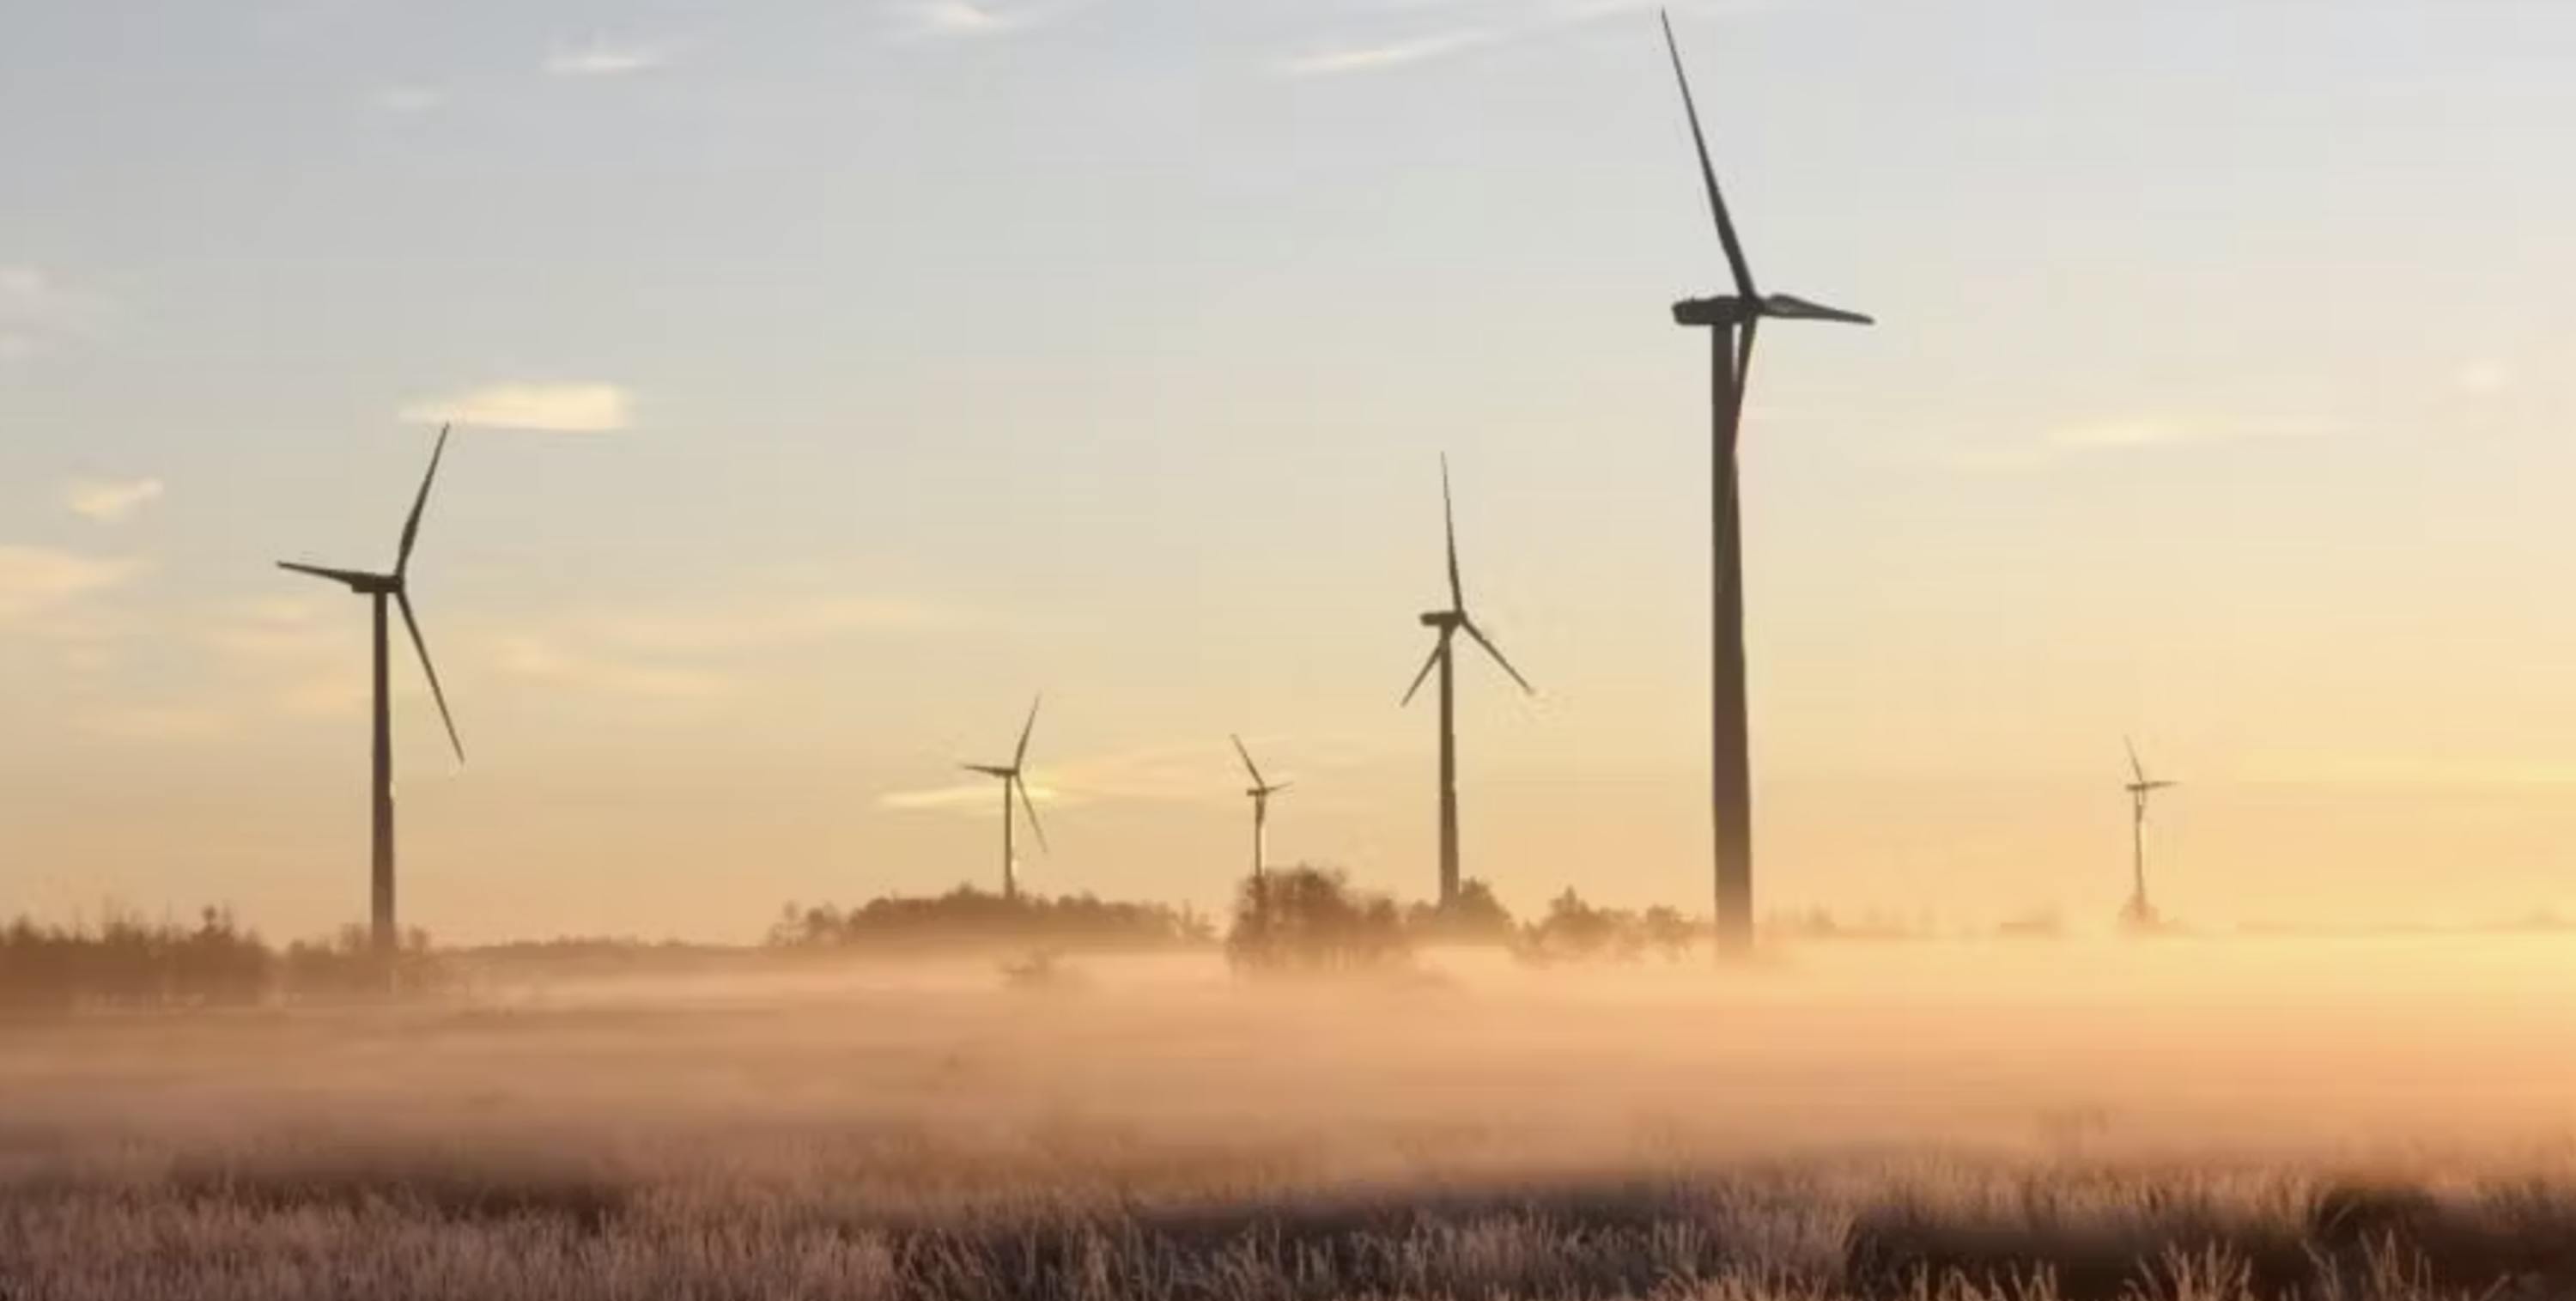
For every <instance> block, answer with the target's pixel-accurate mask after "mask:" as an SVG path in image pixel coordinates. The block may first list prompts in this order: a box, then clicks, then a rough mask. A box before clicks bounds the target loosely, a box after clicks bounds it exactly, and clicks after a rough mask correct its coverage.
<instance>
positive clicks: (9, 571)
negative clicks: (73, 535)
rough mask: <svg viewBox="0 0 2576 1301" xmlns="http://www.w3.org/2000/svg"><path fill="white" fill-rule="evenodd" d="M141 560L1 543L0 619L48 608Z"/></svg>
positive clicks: (129, 573) (130, 570) (108, 584)
mask: <svg viewBox="0 0 2576 1301" xmlns="http://www.w3.org/2000/svg"><path fill="white" fill-rule="evenodd" d="M142 568H143V566H142V565H141V563H140V562H137V561H132V560H111V559H102V558H100V557H96V556H84V555H80V554H77V553H74V552H70V551H56V550H53V549H51V548H47V547H19V546H0V624H6V623H12V622H15V621H18V620H21V619H27V618H32V617H34V616H37V615H42V614H50V613H52V612H54V611H56V610H59V609H61V608H62V607H64V606H66V605H69V604H71V603H72V602H74V601H77V600H79V599H81V598H82V597H84V596H87V595H89V594H91V593H94V592H99V591H104V590H106V589H108V588H112V587H115V586H117V585H118V584H120V583H123V582H125V581H126V580H128V579H130V578H132V577H134V575H135V574H137V573H139V572H141V571H142Z"/></svg>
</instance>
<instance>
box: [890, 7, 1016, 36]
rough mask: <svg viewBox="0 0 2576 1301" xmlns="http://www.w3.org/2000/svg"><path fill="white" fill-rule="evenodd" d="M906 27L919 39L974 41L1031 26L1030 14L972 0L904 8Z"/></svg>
mask: <svg viewBox="0 0 2576 1301" xmlns="http://www.w3.org/2000/svg"><path fill="white" fill-rule="evenodd" d="M901 13H902V15H903V20H904V25H905V26H906V27H907V28H908V29H909V30H911V31H912V32H913V34H915V35H918V36H930V37H941V38H946V39H951V40H971V39H974V38H976V37H983V36H999V35H1002V34H1004V33H1006V32H1012V31H1017V30H1019V29H1020V28H1023V27H1026V26H1028V24H1029V21H1030V19H1029V15H1028V14H1026V13H1010V14H1006V13H1002V12H1000V11H998V10H995V9H991V8H988V7H986V6H984V5H979V4H973V3H970V2H969V0H921V2H920V3H914V4H906V5H904V6H903V7H902V10H901Z"/></svg>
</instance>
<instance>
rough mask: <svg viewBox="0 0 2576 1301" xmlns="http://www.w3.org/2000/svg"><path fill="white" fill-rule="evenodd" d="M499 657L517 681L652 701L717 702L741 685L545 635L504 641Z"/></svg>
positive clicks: (721, 676) (505, 669)
mask: <svg viewBox="0 0 2576 1301" xmlns="http://www.w3.org/2000/svg"><path fill="white" fill-rule="evenodd" d="M494 658H495V661H496V662H497V663H498V665H499V666H500V668H501V671H502V672H504V673H507V674H510V675H511V676H513V677H518V678H523V679H528V680H532V681H538V682H548V683H559V684H562V685H565V686H570V687H577V688H581V689H584V690H590V691H597V692H602V693H605V694H608V695H615V696H627V697H634V698H640V699H646V700H670V701H701V700H715V699H721V698H724V697H728V696H732V695H734V694H736V693H737V692H738V691H739V690H740V687H741V684H740V683H738V682H736V681H735V680H734V679H732V678H729V677H726V676H724V675H722V674H717V673H709V672H705V671H702V670H698V669H678V668H667V667H663V666H659V665H648V664H635V663H628V662H625V661H621V660H615V659H610V658H607V657H605V656H601V655H597V654H592V653H588V652H584V651H577V650H573V649H570V648H567V647H564V646H562V645H559V644H557V643H556V642H554V641H552V640H549V639H547V638H545V637H541V636H524V635H523V636H515V637H506V638H503V639H502V640H501V641H500V643H499V645H498V646H497V648H496V654H495V657H494Z"/></svg>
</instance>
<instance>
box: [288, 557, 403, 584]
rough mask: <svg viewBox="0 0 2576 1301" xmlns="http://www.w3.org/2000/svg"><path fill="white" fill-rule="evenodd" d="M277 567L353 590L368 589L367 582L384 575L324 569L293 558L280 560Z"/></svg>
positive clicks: (376, 579)
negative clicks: (300, 562) (301, 563)
mask: <svg viewBox="0 0 2576 1301" xmlns="http://www.w3.org/2000/svg"><path fill="white" fill-rule="evenodd" d="M277 567H278V568H280V569H285V570H291V571H293V572H295V573H298V574H310V575H312V576H313V577H315V578H327V579H329V580H331V581H332V582H335V583H339V584H342V585H344V586H346V587H347V588H348V589H349V590H350V591H353V592H363V591H365V590H367V584H369V583H373V582H376V581H378V580H379V579H380V578H381V577H382V576H381V575H378V574H362V573H359V572H358V571H357V570H354V569H324V568H322V567H321V566H320V565H299V564H297V563H295V562H294V561H292V560H281V561H278V562H277Z"/></svg>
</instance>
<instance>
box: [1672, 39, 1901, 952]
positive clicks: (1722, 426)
mask: <svg viewBox="0 0 2576 1301" xmlns="http://www.w3.org/2000/svg"><path fill="white" fill-rule="evenodd" d="M1664 48H1665V49H1666V50H1668V51H1670V52H1671V54H1672V59H1673V76H1674V77H1675V79H1677V80H1678V81H1679V82H1680V83H1681V89H1682V108H1683V111H1685V112H1686V113H1688V114H1689V115H1690V127H1691V141H1692V143H1693V144H1694V145H1696V146H1697V147H1698V150H1699V171H1700V180H1701V182H1702V183H1703V184H1704V185H1705V186H1706V187H1707V189H1708V206H1709V211H1710V212H1711V213H1712V214H1713V215H1714V216H1715V217H1716V219H1717V238H1718V242H1719V243H1720V244H1721V245H1723V246H1724V247H1725V250H1726V264H1727V267H1728V269H1729V270H1731V271H1732V272H1733V273H1734V279H1735V292H1734V293H1733V294H1729V295H1720V296H1718V297H1715V298H1695V299H1691V300H1689V301H1687V302H1681V303H1675V304H1674V305H1673V320H1674V321H1675V322H1676V323H1678V324H1681V325H1686V326H1697V327H1705V328H1707V329H1708V330H1709V331H1710V336H1709V337H1710V341H1711V347H1710V371H1711V373H1712V375H1713V377H1714V381H1715V382H1714V384H1713V385H1712V388H1711V394H1710V397H1711V404H1712V406H1713V407H1714V409H1715V420H1714V427H1715V435H1716V439H1715V441H1716V446H1715V449H1714V455H1713V456H1712V457H1711V465H1712V469H1713V474H1712V476H1711V483H1710V489H1711V498H1712V500H1711V508H1712V510H1713V512H1714V515H1715V528H1714V533H1715V535H1716V565H1715V574H1714V582H1715V592H1714V597H1715V604H1716V615H1715V643H1716V646H1715V655H1714V659H1715V663H1714V665H1713V666H1712V674H1711V681H1712V683H1713V686H1714V693H1713V694H1714V696H1715V700H1714V702H1713V714H1714V719H1713V722H1714V732H1715V738H1714V741H1715V745H1714V758H1713V761H1712V763H1711V769H1712V771H1711V774H1710V776H1711V785H1712V792H1711V794H1712V803H1713V806H1714V810H1713V811H1714V814H1715V820H1716V826H1717V844H1716V850H1717V943H1718V949H1719V951H1720V952H1742V951H1743V950H1744V949H1746V948H1748V947H1750V946H1751V944H1752V942H1753V760H1752V755H1751V740H1750V732H1751V728H1750V724H1749V722H1748V720H1747V718H1746V714H1745V692H1744V521H1743V515H1742V512H1741V511H1740V510H1739V509H1738V504H1737V503H1738V496H1737V492H1736V458H1735V451H1736V443H1737V437H1738V435H1739V434H1740V433H1741V432H1742V429H1743V424H1744V390H1745V384H1746V382H1747V381H1748V380H1749V379H1750V378H1751V376H1752V371H1753V336H1754V333H1755V331H1756V330H1757V329H1758V328H1759V327H1760V325H1761V323H1762V321H1763V319H1764V318H1766V317H1779V318H1782V319H1785V320H1796V321H1839V322H1842V323H1845V324H1849V325H1870V324H1874V322H1872V321H1871V320H1870V318H1868V317H1866V316H1863V315H1861V314H1860V313H1858V312H1846V311H1843V310H1842V309H1840V308H1835V307H1826V306H1823V305H1821V304H1818V303H1812V302H1809V301H1807V300H1806V299H1803V298H1793V297H1791V296H1789V295H1787V294H1769V295H1765V294H1763V293H1762V292H1761V291H1760V290H1759V289H1756V288H1755V287H1754V284H1753V267H1752V264H1751V263H1749V262H1747V261H1746V260H1745V257H1744V245H1743V242H1742V241H1741V240H1739V239H1737V238H1736V233H1735V219H1734V218H1733V217H1732V216H1730V215H1729V214H1728V212H1727V210H1726V197H1725V195H1724V194H1722V193H1721V192H1720V191H1719V189H1718V185H1717V168H1716V166H1715V165H1714V164H1712V163H1710V162H1709V158H1708V136H1707V133H1706V132H1704V131H1702V130H1701V129H1700V121H1699V105H1698V102H1697V101H1695V100H1694V99H1693V98H1692V97H1691V88H1690V74H1688V73H1686V72H1684V71H1683V70H1682V51H1681V45H1680V43H1679V42H1677V41H1675V40H1674V39H1673V20H1672V15H1670V14H1666V15H1664Z"/></svg>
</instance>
